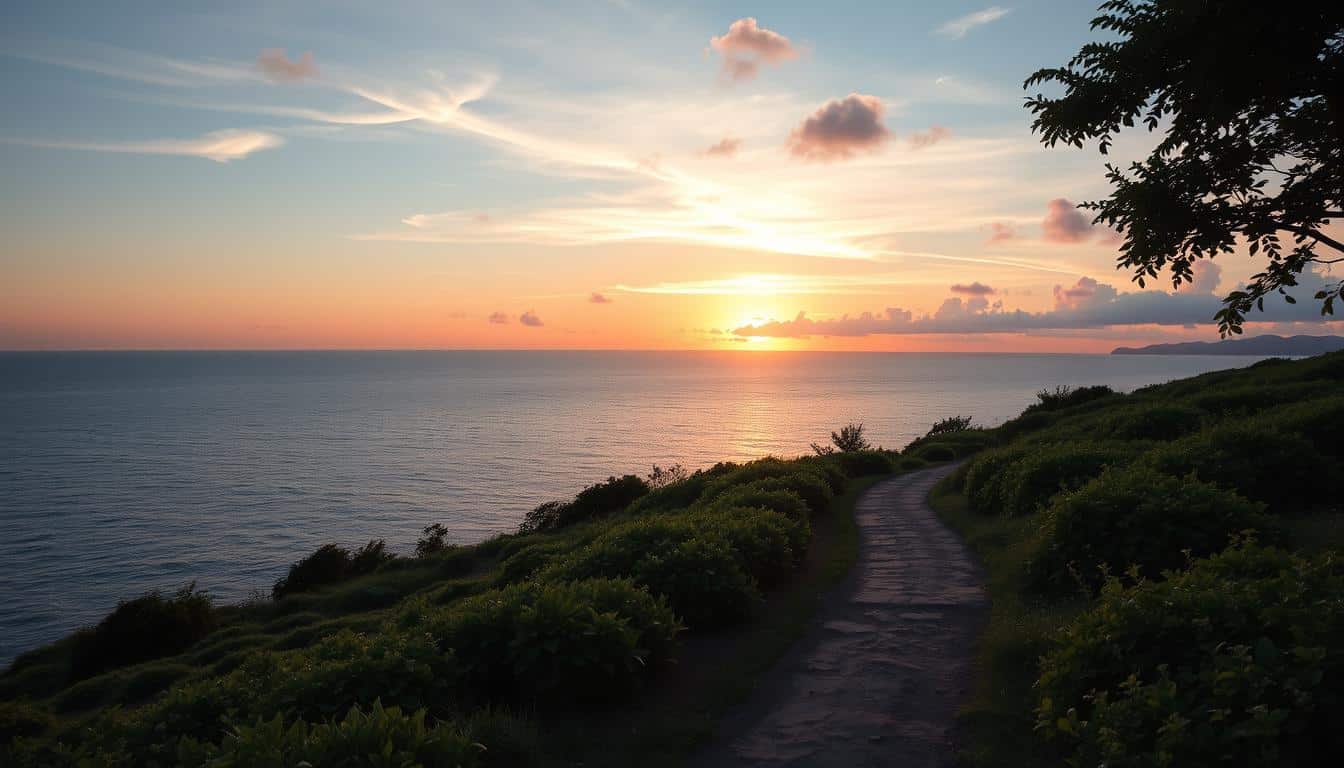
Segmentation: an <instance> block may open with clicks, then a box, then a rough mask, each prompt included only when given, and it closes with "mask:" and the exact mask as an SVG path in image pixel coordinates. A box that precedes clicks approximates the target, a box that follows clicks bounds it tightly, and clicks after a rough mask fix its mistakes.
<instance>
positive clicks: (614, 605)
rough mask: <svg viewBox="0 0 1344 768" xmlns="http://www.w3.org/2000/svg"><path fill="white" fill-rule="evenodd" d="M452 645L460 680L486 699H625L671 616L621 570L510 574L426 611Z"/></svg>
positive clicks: (657, 657) (569, 702)
mask: <svg viewBox="0 0 1344 768" xmlns="http://www.w3.org/2000/svg"><path fill="white" fill-rule="evenodd" d="M423 629H424V631H425V632H427V633H428V634H429V635H431V636H432V637H434V638H437V639H438V642H439V644H440V647H441V648H443V649H444V650H445V651H446V650H448V649H452V652H453V655H454V657H455V659H456V663H457V665H458V667H459V669H460V673H461V678H462V680H463V683H464V690H465V691H466V692H469V693H470V694H471V695H472V696H473V697H475V698H477V699H480V700H484V701H489V702H507V703H519V704H531V703H536V704H538V705H542V706H564V707H576V706H606V705H611V704H616V703H620V702H623V701H626V700H628V699H629V698H630V696H631V695H632V694H633V693H634V691H635V690H636V689H637V688H638V687H639V685H640V683H641V682H642V681H643V680H644V679H645V678H646V677H647V676H648V674H649V673H650V672H651V671H652V670H654V669H657V668H658V667H659V666H660V665H661V664H662V662H663V661H664V660H666V659H667V658H668V657H669V656H670V654H671V650H672V647H673V643H674V641H675V637H676V634H677V632H678V631H679V629H680V625H679V624H678V623H677V621H676V617H675V616H674V615H673V614H672V611H671V610H670V609H669V608H668V606H667V603H666V602H665V601H664V600H662V599H661V598H655V597H654V596H653V595H650V594H649V593H648V592H647V591H646V590H643V589H640V588H638V587H636V586H635V585H634V584H633V583H632V582H630V581H628V580H609V579H592V580H586V581H580V582H569V583H545V584H543V583H536V582H528V583H524V584H516V585H513V586H510V587H505V588H504V589H499V590H491V591H489V592H485V593H482V594H480V595H476V596H475V597H470V598H467V599H466V600H464V601H462V602H461V603H459V604H457V605H455V606H452V607H450V608H446V609H443V610H442V611H441V612H439V613H437V614H433V615H431V616H429V617H427V618H426V620H425V623H424V626H423Z"/></svg>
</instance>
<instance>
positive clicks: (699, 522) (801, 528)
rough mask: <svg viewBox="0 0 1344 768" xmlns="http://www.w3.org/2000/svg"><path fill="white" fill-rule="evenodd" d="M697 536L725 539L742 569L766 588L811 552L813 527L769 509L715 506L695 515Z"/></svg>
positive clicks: (718, 539) (693, 516)
mask: <svg viewBox="0 0 1344 768" xmlns="http://www.w3.org/2000/svg"><path fill="white" fill-rule="evenodd" d="M691 520H692V524H693V525H694V526H695V528H696V531H697V535H699V536H701V537H704V538H708V539H712V540H717V541H722V542H725V543H726V544H727V545H728V547H729V549H730V550H731V551H732V553H733V555H734V557H736V559H737V561H738V565H739V566H741V568H742V570H744V571H745V572H747V573H748V574H750V575H751V577H752V578H753V579H755V580H756V583H757V584H759V585H760V586H762V587H769V586H772V585H774V584H776V583H778V582H779V581H780V580H782V579H783V578H784V577H785V576H787V575H788V574H789V573H790V572H791V571H792V570H793V568H795V567H796V566H798V565H800V564H801V563H802V561H803V559H804V557H806V555H807V545H808V542H809V541H810V540H811V537H812V530H811V528H810V527H809V526H808V524H807V519H806V518H802V519H791V518H789V517H788V516H786V515H784V514H781V513H779V512H776V511H774V510H771V509H768V508H760V507H757V508H748V507H726V506H721V505H720V506H715V507H713V508H710V509H706V510H703V511H700V512H697V513H694V514H693V515H692V516H691Z"/></svg>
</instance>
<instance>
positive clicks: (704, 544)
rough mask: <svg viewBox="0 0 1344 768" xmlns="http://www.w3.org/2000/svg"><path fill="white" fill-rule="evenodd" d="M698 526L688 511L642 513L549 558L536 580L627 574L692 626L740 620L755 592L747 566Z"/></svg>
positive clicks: (610, 576) (708, 625) (715, 624)
mask: <svg viewBox="0 0 1344 768" xmlns="http://www.w3.org/2000/svg"><path fill="white" fill-rule="evenodd" d="M703 531H704V529H703V528H702V527H700V526H698V525H697V524H696V522H695V521H694V520H693V519H692V518H691V517H688V516H675V517H673V516H660V517H654V518H641V519H638V520H635V521H632V522H630V523H627V524H624V525H622V526H620V527H619V528H616V529H614V530H611V531H608V532H607V533H605V534H603V535H602V536H599V537H598V538H597V539H596V540H594V541H593V542H592V543H591V544H589V545H588V546H586V547H584V548H583V549H581V550H579V551H578V552H575V553H574V554H572V555H570V556H569V557H567V558H565V559H563V560H560V561H557V562H554V563H552V564H551V565H550V566H548V567H547V568H546V569H545V570H543V571H541V573H539V574H538V575H537V579H538V580H539V581H543V582H548V583H551V582H557V581H563V580H577V579H586V578H593V577H606V578H627V577H628V578H631V579H634V581H635V583H636V584H639V585H640V586H644V587H647V588H648V589H649V590H650V591H651V592H653V593H654V594H655V595H661V596H664V597H666V598H667V599H668V602H669V603H670V604H671V606H672V610H674V611H675V612H676V614H677V615H678V616H680V617H681V618H683V619H684V620H686V622H687V623H688V624H689V625H690V626H691V627H694V628H703V627H712V626H723V625H725V624H730V623H733V622H737V621H741V620H743V619H745V618H747V616H748V615H749V610H750V606H751V605H752V603H753V602H754V601H755V600H756V599H757V597H758V595H757V591H756V586H755V584H753V582H752V580H751V577H750V576H749V575H748V573H749V572H750V569H749V568H744V567H743V565H742V561H741V559H740V558H741V555H739V554H738V553H737V552H735V551H734V550H733V549H732V548H731V547H730V546H729V545H728V543H727V542H726V541H723V540H720V539H716V538H712V537H710V536H706V535H705V534H704V533H703Z"/></svg>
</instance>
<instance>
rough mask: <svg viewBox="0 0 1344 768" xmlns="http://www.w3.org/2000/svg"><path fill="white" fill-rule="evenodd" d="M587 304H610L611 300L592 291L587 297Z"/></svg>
mask: <svg viewBox="0 0 1344 768" xmlns="http://www.w3.org/2000/svg"><path fill="white" fill-rule="evenodd" d="M588 303H589V304H610V303H611V299H610V298H609V297H607V296H605V295H603V294H601V293H598V292H596V291H594V292H593V293H592V294H590V295H589V296H588Z"/></svg>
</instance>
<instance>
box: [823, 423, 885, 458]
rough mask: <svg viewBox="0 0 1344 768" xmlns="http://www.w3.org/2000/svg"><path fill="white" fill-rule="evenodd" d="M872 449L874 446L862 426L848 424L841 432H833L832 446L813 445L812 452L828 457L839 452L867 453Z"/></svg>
mask: <svg viewBox="0 0 1344 768" xmlns="http://www.w3.org/2000/svg"><path fill="white" fill-rule="evenodd" d="M831 446H834V447H831ZM870 448H872V445H870V444H869V443H868V440H867V439H866V438H865V437H864V436H863V425H862V424H846V425H845V426H843V427H841V428H840V431H839V432H832V433H831V445H826V446H822V445H817V444H816V443H813V444H812V450H813V451H815V452H816V454H817V455H818V456H826V455H828V454H831V453H834V452H835V451H837V450H838V451H840V452H841V453H854V452H856V451H866V450H868V449H870Z"/></svg>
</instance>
